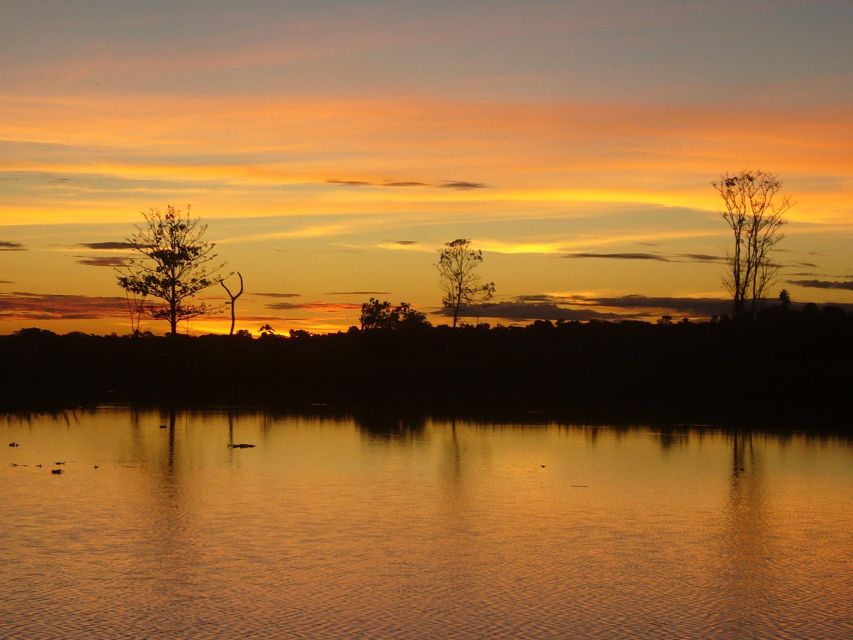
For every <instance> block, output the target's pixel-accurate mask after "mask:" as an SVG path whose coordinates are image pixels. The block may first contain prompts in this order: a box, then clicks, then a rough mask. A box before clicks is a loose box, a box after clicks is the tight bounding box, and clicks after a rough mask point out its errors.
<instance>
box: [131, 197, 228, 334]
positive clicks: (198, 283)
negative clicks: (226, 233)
mask: <svg viewBox="0 0 853 640" xmlns="http://www.w3.org/2000/svg"><path fill="white" fill-rule="evenodd" d="M142 216H143V217H144V218H145V223H144V224H141V225H137V227H136V231H135V232H134V233H133V234H132V235H131V236H130V237H129V238H128V239H127V242H128V243H130V244H132V245H133V246H134V248H135V250H136V256H134V258H133V259H132V260H131V261H130V263H129V264H128V265H127V266H124V267H118V268H117V269H116V273H117V276H116V277H117V280H118V284H119V286H120V287H121V288H122V289H124V290H125V291H127V292H129V293H131V294H134V295H138V296H142V297H144V298H149V299H151V298H153V299H155V300H161V301H162V303H161V304H147V305H146V307H145V311H146V313H147V314H148V315H149V316H150V317H152V318H156V319H161V320H167V321H168V322H169V331H170V333H171V334H172V335H175V334H176V333H177V330H178V322H180V321H181V320H186V319H189V318H193V317H196V316H200V315H203V314H205V313H208V312H210V311H211V308H210V307H209V306H207V305H206V304H205V303H204V302H200V303H198V302H197V303H193V302H191V299H192V297H193V296H195V295H196V294H197V293H198V292H200V291H201V290H203V289H206V288H207V287H209V286H210V285H212V284H214V283H216V282H217V281H219V280H220V277H219V275H218V273H217V272H218V271H219V269H221V268H222V267H223V266H224V265H222V264H214V261H215V260H216V257H217V255H216V253H214V252H213V249H214V246H215V245H214V244H213V243H212V242H208V241H206V240H205V239H204V234H205V232H206V231H207V225H204V224H201V221H200V220H199V219H198V218H192V217H191V216H190V211H189V207H187V213H186V214H183V213H181V211H180V210H178V209H176V208H175V207H173V206H171V205H169V206H168V207H167V208H166V213H165V214H164V213H162V212H161V211H160V210H159V209H151V210H149V211H148V213H145V212H143V213H142Z"/></svg>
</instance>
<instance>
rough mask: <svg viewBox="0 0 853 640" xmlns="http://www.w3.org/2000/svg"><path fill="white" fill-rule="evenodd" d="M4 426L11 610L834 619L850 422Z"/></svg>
mask: <svg viewBox="0 0 853 640" xmlns="http://www.w3.org/2000/svg"><path fill="white" fill-rule="evenodd" d="M172 423H173V426H171V425H172ZM161 425H163V426H165V427H166V428H162V429H161V428H160V427H161ZM0 432H2V436H3V437H5V438H6V441H13V440H14V441H17V442H19V443H21V446H20V447H18V448H7V447H3V448H2V449H0V480H1V481H2V482H3V486H4V498H3V500H2V501H0V521H2V522H3V523H4V524H3V525H2V526H0V534H2V538H3V541H4V544H3V545H2V547H0V562H2V564H3V566H4V569H5V571H4V573H3V576H2V577H0V592H2V593H3V594H4V597H5V601H6V602H7V603H8V602H11V603H12V604H13V607H12V610H13V612H14V613H13V614H12V615H11V616H10V617H7V619H6V621H5V622H3V623H2V624H4V625H5V627H0V630H2V631H3V632H5V633H11V634H12V635H15V634H16V633H17V634H18V635H26V636H29V637H38V636H40V635H42V636H56V635H62V636H64V637H74V636H75V635H76V636H89V637H91V636H98V635H102V636H106V635H110V634H111V633H112V634H114V633H116V632H118V631H120V630H121V629H133V630H134V632H135V633H139V632H141V630H144V631H145V632H146V633H145V635H147V636H149V637H152V636H154V637H156V636H158V635H161V636H168V635H175V634H181V633H184V634H192V635H197V636H205V635H208V636H214V635H217V634H219V635H221V634H222V633H223V632H224V631H223V630H225V629H228V630H229V632H235V631H244V632H246V633H248V634H256V635H257V634H262V633H269V632H270V630H271V629H272V630H276V631H278V632H285V631H286V632H290V633H294V634H296V633H306V634H308V635H312V636H315V637H324V636H325V637H332V636H336V635H337V636H340V635H354V634H358V633H363V634H368V635H394V634H397V633H402V634H404V635H406V634H408V635H437V634H440V635H447V634H450V635H453V634H454V633H455V634H457V635H465V636H485V635H501V634H509V635H517V634H518V633H521V632H522V630H525V631H526V634H525V635H528V636H534V637H535V636H541V637H554V636H555V635H566V634H568V635H574V636H578V635H584V636H591V637H595V636H606V635H608V634H609V635H611V636H612V635H619V636H631V635H635V636H638V637H640V636H645V637H648V636H650V635H664V636H666V635H671V636H673V637H731V636H733V635H743V634H747V635H748V634H750V633H756V634H770V635H784V634H786V633H788V634H793V635H797V636H800V637H803V636H813V635H820V634H822V633H826V634H828V635H832V634H833V633H834V634H835V635H840V631H841V630H842V628H843V619H842V617H841V614H842V613H843V611H844V609H845V607H846V602H847V599H846V596H847V592H846V589H845V584H844V576H843V572H840V571H838V564H837V563H838V562H839V561H841V560H842V557H843V553H844V550H845V549H846V546H845V545H846V542H847V540H846V533H845V531H849V522H850V515H851V513H853V505H851V498H850V496H851V495H853V492H851V491H850V489H851V483H852V482H853V480H851V471H850V470H851V468H853V467H851V465H850V448H849V441H847V440H844V439H839V438H810V437H806V436H803V435H794V436H790V437H777V436H775V435H772V434H759V433H754V434H743V433H741V434H730V433H724V432H720V431H715V430H711V429H706V430H704V431H696V430H694V431H691V430H686V429H648V428H622V429H616V428H614V429H611V428H592V427H569V426H560V425H556V424H549V425H540V426H536V425H521V424H515V425H495V424H488V423H472V422H468V421H461V420H456V421H453V420H451V421H437V420H431V419H427V420H423V419H417V418H414V417H405V418H399V417H396V418H388V417H381V416H377V415H356V416H355V417H354V419H347V418H337V417H334V416H331V415H327V416H326V417H322V416H320V417H318V416H314V417H311V416H272V415H265V414H262V413H258V412H238V411H231V412H228V411H222V412H208V413H205V412H196V413H178V414H176V415H174V419H173V421H172V417H170V415H169V414H168V413H163V414H162V415H161V414H159V413H157V412H145V411H142V412H133V411H125V410H120V409H119V410H101V411H97V412H93V413H86V412H80V413H77V414H65V415H64V416H60V419H55V418H50V417H43V416H32V417H31V418H30V419H29V420H24V419H19V418H7V419H5V420H4V421H0ZM235 443H251V444H255V445H257V446H256V447H255V448H252V449H234V448H229V447H228V444H235ZM54 460H56V461H59V460H65V461H66V465H65V467H64V468H65V473H64V474H63V475H62V476H60V477H55V476H51V475H50V474H49V472H48V469H49V468H50V467H51V465H52V463H53V462H54ZM12 463H16V464H20V465H24V464H25V465H27V466H26V467H23V466H21V467H11V466H10V465H11V464H12ZM39 463H41V464H44V465H45V466H43V467H41V468H39V467H36V466H34V465H36V464H39ZM96 464H97V465H98V469H95V468H94V465H96ZM845 522H846V525H845ZM818 578H819V579H818ZM35 608H39V610H49V611H53V612H54V615H52V616H33V615H30V614H29V613H31V612H32V611H34V610H35ZM28 612H29V613H28Z"/></svg>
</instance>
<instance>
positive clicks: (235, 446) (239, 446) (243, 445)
mask: <svg viewBox="0 0 853 640" xmlns="http://www.w3.org/2000/svg"><path fill="white" fill-rule="evenodd" d="M254 446H255V445H253V444H246V443H243V442H241V443H240V444H229V445H228V447H229V448H230V449H252V448H254Z"/></svg>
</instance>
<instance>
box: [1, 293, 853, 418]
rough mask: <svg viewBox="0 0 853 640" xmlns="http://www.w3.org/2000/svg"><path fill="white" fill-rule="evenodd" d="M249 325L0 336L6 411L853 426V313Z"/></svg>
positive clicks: (821, 311)
mask: <svg viewBox="0 0 853 640" xmlns="http://www.w3.org/2000/svg"><path fill="white" fill-rule="evenodd" d="M296 335H297V337H292V338H291V337H288V338H285V337H280V336H276V335H265V336H262V337H260V338H254V339H253V338H251V337H249V336H246V335H236V336H217V335H207V336H200V337H189V336H166V337H155V336H150V335H149V336H135V337H130V336H124V337H123V336H94V335H86V334H80V333H71V334H67V335H56V334H54V333H51V332H49V331H44V330H40V329H24V330H21V331H19V332H18V333H16V334H14V335H7V336H0V361H2V362H3V363H4V365H3V367H2V372H0V385H2V387H0V388H2V394H1V395H0V408H3V409H6V410H9V409H17V408H21V407H27V406H30V407H38V406H41V407H47V406H54V407H61V406H81V405H92V404H98V403H103V402H121V403H141V404H158V405H171V406H193V405H223V406H224V405H238V406H239V405H243V406H248V405H254V406H266V407H277V408H290V409H304V408H310V407H312V406H320V407H321V406H332V407H343V408H352V409H353V410H358V408H359V407H362V408H364V407H373V408H377V407H379V408H388V409H389V411H391V412H393V411H395V410H396V411H404V412H407V413H413V414H417V413H427V414H429V413H438V414H443V415H459V416H460V417H462V416H488V415H489V414H508V413H526V412H533V413H537V414H540V413H541V414H542V415H553V416H555V417H556V416H559V417H562V418H567V419H574V420H592V421H601V420H605V421H606V420H609V419H612V420H615V421H623V422H624V421H628V422H630V421H636V422H642V421H650V420H652V421H660V420H665V421H672V422H709V423H715V424H738V423H743V424H750V425H753V426H772V425H780V426H783V425H791V426H795V427H797V428H802V429H813V428H821V427H823V426H827V425H835V426H842V427H843V428H846V427H847V425H849V423H850V419H851V417H853V410H851V403H850V401H849V384H850V367H851V362H853V358H851V356H853V315H850V314H847V313H845V312H844V310H843V309H840V308H838V307H826V308H824V309H819V308H816V307H814V306H812V307H810V308H806V309H805V310H803V311H796V310H789V309H787V308H785V309H780V308H776V309H773V310H771V311H770V312H767V313H765V314H763V315H762V316H761V317H760V318H759V319H758V320H751V319H743V320H739V321H726V320H724V321H717V322H703V323H686V322H683V323H674V324H669V323H666V324H664V323H657V324H651V323H645V322H636V321H626V322H620V323H609V322H595V321H591V322H585V323H580V322H560V323H556V324H555V323H552V322H549V321H536V322H534V323H533V324H531V325H529V326H526V327H500V326H499V327H494V328H490V327H488V325H478V326H463V327H461V328H457V329H452V328H450V327H446V326H439V327H431V326H429V325H422V324H415V325H412V326H408V325H405V324H403V325H400V328H398V329H393V330H392V329H376V330H364V331H362V330H359V329H356V328H354V327H353V328H351V329H350V330H349V331H348V332H341V333H336V334H325V335H309V334H307V333H305V332H300V333H298V334H296Z"/></svg>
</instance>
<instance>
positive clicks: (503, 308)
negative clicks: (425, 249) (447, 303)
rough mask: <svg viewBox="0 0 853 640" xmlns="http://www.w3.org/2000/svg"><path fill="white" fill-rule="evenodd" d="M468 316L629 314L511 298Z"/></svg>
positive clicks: (615, 317)
mask: <svg viewBox="0 0 853 640" xmlns="http://www.w3.org/2000/svg"><path fill="white" fill-rule="evenodd" d="M466 313H467V315H468V316H476V317H480V318H498V319H502V320H581V321H583V320H620V319H623V320H624V319H629V316H628V315H623V314H617V313H612V312H602V311H597V310H595V309H573V308H569V307H562V306H560V305H558V304H556V303H554V302H525V301H519V300H514V301H513V300H510V301H506V302H495V303H490V304H485V305H482V306H480V307H476V308H474V309H468V310H467V311H466ZM439 314H440V315H444V316H452V315H453V311H452V310H450V309H442V310H441V311H440V312H439Z"/></svg>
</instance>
